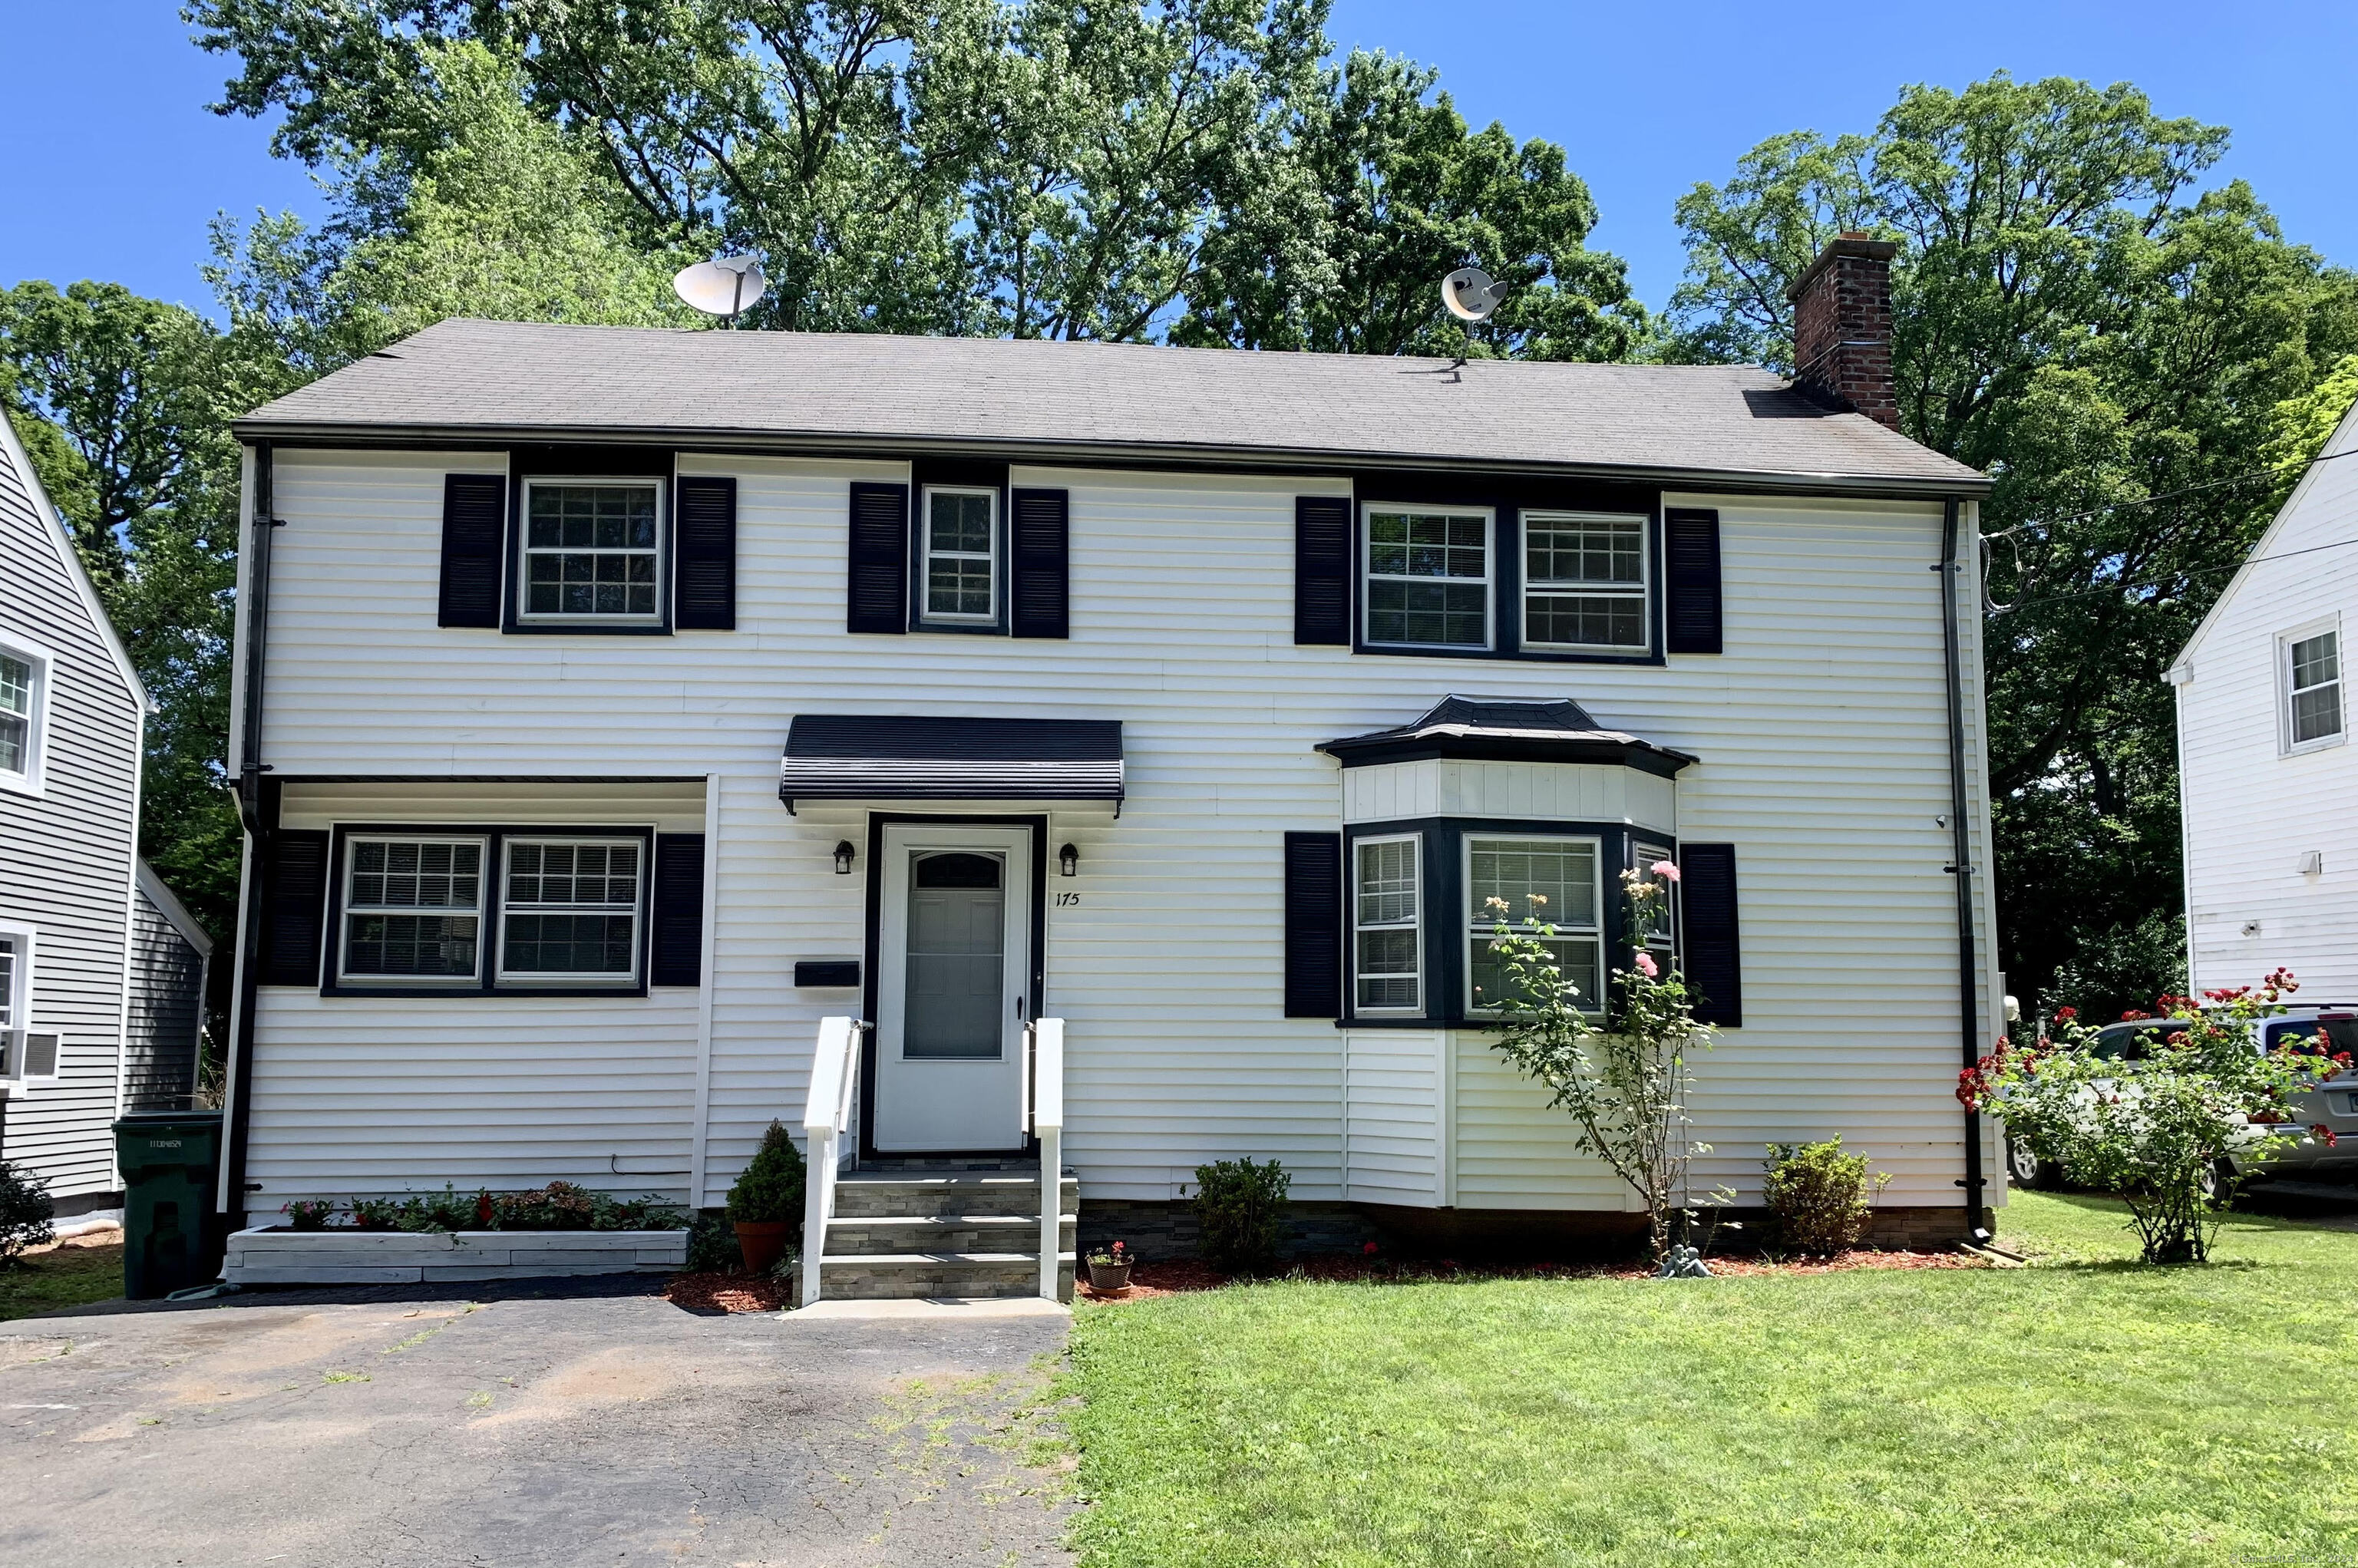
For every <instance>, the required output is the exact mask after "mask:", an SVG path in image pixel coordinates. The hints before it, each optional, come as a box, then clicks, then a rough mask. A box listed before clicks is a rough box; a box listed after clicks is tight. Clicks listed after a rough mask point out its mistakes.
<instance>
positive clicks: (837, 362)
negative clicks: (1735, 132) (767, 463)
mask: <svg viewBox="0 0 2358 1568" xmlns="http://www.w3.org/2000/svg"><path fill="white" fill-rule="evenodd" d="M238 429H239V431H240V433H241V434H243V435H245V436H247V437H250V438H261V439H267V438H281V439H285V438H311V439H319V438H327V439H336V438H343V437H352V438H361V439H402V440H407V439H417V438H451V439H468V440H479V439H498V440H545V439H574V440H579V439H582V438H594V439H611V440H630V439H646V440H654V441H663V442H682V441H687V442H694V443H697V444H707V445H719V446H732V445H744V446H753V447H778V448H782V449H827V450H885V449H891V448H892V447H894V446H901V447H905V446H907V445H910V444H912V443H917V444H924V445H926V446H928V447H931V448H934V449H941V450H965V451H997V452H1003V453H1005V454H1006V455H1008V456H1011V457H1028V458H1033V459H1035V460H1055V459H1057V458H1060V457H1063V458H1069V459H1073V460H1086V459H1090V458H1098V457H1117V456H1120V455H1122V454H1130V455H1132V456H1138V455H1148V454H1152V455H1160V456H1164V457H1170V458H1187V457H1191V456H1192V457H1197V458H1201V457H1206V456H1211V455H1214V454H1218V455H1219V456H1220V457H1221V458H1222V459H1223V460H1243V461H1249V462H1251V463H1253V464H1255V465H1256V466H1271V465H1275V464H1283V463H1311V464H1327V465H1332V464H1347V465H1360V464H1366V465H1409V464H1440V465H1458V464H1467V463H1479V464H1484V465H1491V464H1496V465H1500V466H1504V467H1509V468H1520V469H1538V470H1574V471H1583V472H1590V473H1599V474H1604V473H1614V474H1625V475H1628V477H1632V478H1643V477H1653V478H1663V479H1673V478H1678V477H1682V476H1688V477H1693V476H1705V475H1741V476H1747V477H1751V478H1755V479H1758V480H1762V481H1767V482H1768V483H1770V484H1772V485H1776V486H1778V487H1779V488H1800V489H1809V490H1842V489H1863V490H1870V491H1875V492H1919V491H1920V492H1928V493H1946V494H1957V493H1961V492H1978V491H1980V490H1982V489H1984V488H1985V484H1986V481H1984V480H1983V478H1982V476H1981V475H1979V474H1978V473H1975V472H1974V470H1971V469H1968V468H1966V467H1964V466H1963V465H1962V464H1960V463H1956V462H1953V461H1952V460H1949V459H1947V458H1944V457H1942V456H1941V455H1940V454H1938V453H1936V452H1933V451H1931V450H1930V449H1926V448H1923V447H1920V446H1918V445H1917V444H1916V443H1915V442H1913V441H1910V440H1908V439H1907V438H1904V437H1901V436H1898V435H1897V434H1895V433H1893V432H1892V431H1890V430H1887V429H1885V428H1884V427H1882V426H1880V425H1877V424H1876V423H1875V422H1874V421H1873V420H1871V419H1868V418H1867V417H1866V416H1864V415H1859V414H1847V413H1835V412H1831V411H1829V410H1827V409H1824V408H1822V407H1820V406H1817V405H1816V404H1814V403H1812V402H1811V401H1810V400H1809V399H1807V398H1805V397H1803V396H1801V395H1799V394H1797V393H1795V392H1794V391H1792V390H1791V388H1790V386H1788V385H1787V384H1786V383H1785V381H1784V380H1783V379H1782V378H1781V377H1779V376H1776V375H1772V374H1770V373H1768V372H1767V371H1764V370H1760V369H1758V368H1754V367H1751V366H1720V365H1694V366H1689V365H1596V364H1543V363H1533V362H1520V361H1497V360H1476V361H1475V362H1471V363H1468V364H1466V365H1463V366H1453V365H1452V364H1451V362H1449V361H1446V360H1433V359H1394V358H1384V357H1376V356H1368V355H1350V354H1295V353H1251V352H1236V351H1228V350H1221V349H1171V348H1160V347H1153V346H1149V345H1144V344H1130V343H1076V342H1057V341H1008V340H1005V339H996V338H906V337H890V336H885V335H882V334H859V333H844V334H818V333H801V332H731V331H679V330H661V329H646V328H634V327H565V326H546V325H535V324H525V323H517V322H502V321H467V320H454V321H445V322H442V323H441V324H440V325H438V326H435V327H430V328H428V329H427V330H425V331H423V332H419V333H417V334H416V335H415V336H413V337H410V338H406V339H404V340H402V341H400V342H398V343H395V344H394V345H393V346H392V347H391V348H389V349H387V350H386V351H384V352H383V353H382V354H377V355H373V356H371V357H369V358H367V359H364V360H362V361H360V362H357V363H354V364H352V365H348V366H346V367H345V368H344V369H342V370H340V371H338V372H336V373H334V374H333V375H330V376H327V377H324V378H322V379H321V380H319V381H317V382H314V383H313V384H310V385H309V386H307V387H304V388H302V389H301V390H299V391H297V392H294V393H290V394H288V395H287V396H285V397H282V398H279V399H278V400H277V401H276V402H275V403H270V404H267V405H265V406H263V407H261V408H259V409H257V410H255V411H254V413H253V414H250V415H248V416H246V417H245V418H244V419H243V420H242V421H240V422H239V425H238Z"/></svg>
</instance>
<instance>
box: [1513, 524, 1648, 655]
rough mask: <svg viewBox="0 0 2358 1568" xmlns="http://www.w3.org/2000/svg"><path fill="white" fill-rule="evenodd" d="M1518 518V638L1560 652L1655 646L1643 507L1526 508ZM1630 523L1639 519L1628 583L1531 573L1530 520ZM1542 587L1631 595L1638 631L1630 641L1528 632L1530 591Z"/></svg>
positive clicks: (1634, 651) (1619, 651)
mask: <svg viewBox="0 0 2358 1568" xmlns="http://www.w3.org/2000/svg"><path fill="white" fill-rule="evenodd" d="M1522 520H1523V528H1522V533H1523V562H1522V565H1523V587H1522V603H1521V604H1520V607H1519V610H1518V613H1519V615H1520V621H1519V622H1518V624H1519V625H1520V629H1521V633H1522V644H1523V646H1524V647H1526V648H1536V649H1539V650H1541V651H1542V652H1546V653H1565V654H1650V653H1652V652H1653V651H1654V541H1653V529H1652V526H1651V524H1652V523H1653V519H1652V518H1650V517H1649V516H1647V515H1646V514H1644V513H1642V512H1562V511H1531V512H1525V513H1524V514H1522ZM1535 522H1536V523H1541V524H1547V523H1635V524H1638V580H1637V581H1636V582H1635V583H1634V584H1633V583H1585V582H1560V581H1556V580H1553V579H1551V580H1550V581H1548V582H1547V583H1545V584H1539V583H1534V582H1533V581H1532V580H1531V524H1533V523H1535ZM1538 590H1544V591H1546V592H1549V593H1553V594H1557V595H1563V594H1574V593H1578V594H1586V595H1588V596H1590V597H1591V598H1596V599H1635V600H1637V601H1638V626H1639V632H1640V633H1641V635H1640V636H1639V640H1638V641H1637V642H1634V643H1548V642H1542V641H1541V640H1540V639H1539V638H1536V637H1534V636H1532V635H1531V595H1532V593H1533V592H1534V591H1538Z"/></svg>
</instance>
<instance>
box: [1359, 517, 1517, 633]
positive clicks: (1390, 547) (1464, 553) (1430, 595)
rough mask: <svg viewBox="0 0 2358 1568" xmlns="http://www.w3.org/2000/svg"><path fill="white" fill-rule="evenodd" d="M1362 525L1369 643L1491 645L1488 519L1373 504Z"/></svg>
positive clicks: (1489, 524) (1366, 626)
mask: <svg viewBox="0 0 2358 1568" xmlns="http://www.w3.org/2000/svg"><path fill="white" fill-rule="evenodd" d="M1362 526H1363V528H1364V530H1365V532H1364V534H1363V535H1362V538H1361V546H1362V550H1363V558H1364V559H1365V562H1366V567H1367V570H1366V573H1365V578H1364V586H1363V591H1364V593H1365V595H1366V602H1365V606H1364V625H1365V628H1366V638H1367V641H1368V643H1370V644H1371V645H1380V646H1384V647H1399V648H1444V649H1453V648H1464V649H1486V648H1487V647H1489V646H1490V642H1491V638H1490V528H1491V514H1490V513H1488V512H1487V511H1476V510H1474V509H1471V508H1454V509H1433V508H1422V507H1409V506H1388V505H1382V504H1371V505H1369V506H1368V508H1367V511H1366V518H1365V522H1364V523H1363V524H1362Z"/></svg>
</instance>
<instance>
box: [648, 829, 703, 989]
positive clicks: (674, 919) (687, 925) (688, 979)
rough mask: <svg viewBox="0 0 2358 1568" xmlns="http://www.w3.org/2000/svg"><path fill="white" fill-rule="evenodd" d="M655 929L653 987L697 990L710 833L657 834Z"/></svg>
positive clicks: (650, 963) (700, 975)
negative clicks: (706, 840) (707, 835)
mask: <svg viewBox="0 0 2358 1568" xmlns="http://www.w3.org/2000/svg"><path fill="white" fill-rule="evenodd" d="M653 891H654V933H653V937H654V939H653V941H652V943H651V944H650V946H651V949H652V951H651V953H650V956H649V957H648V960H647V983H648V984H649V985H654V986H692V985H698V984H701V983H702V981H703V979H704V835H703V834H701V833H658V834H656V835H655V872H654V890H653Z"/></svg>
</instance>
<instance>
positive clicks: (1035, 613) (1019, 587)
mask: <svg viewBox="0 0 2358 1568" xmlns="http://www.w3.org/2000/svg"><path fill="white" fill-rule="evenodd" d="M1008 510H1009V511H1010V512H1011V513H1013V514H1014V527H1013V530H1012V533H1011V541H1010V543H1011V549H1010V550H1009V552H1008V553H1009V556H1010V557H1011V559H1012V561H1013V565H1014V573H1015V581H1014V586H1013V592H1012V593H1011V596H1010V601H1011V605H1012V607H1013V613H1012V615H1011V625H1010V628H1009V629H1010V630H1011V631H1012V632H1013V633H1014V634H1015V635H1016V636H1018V637H1069V636H1070V635H1072V605H1071V600H1072V566H1071V560H1072V538H1071V535H1072V525H1071V495H1070V493H1069V492H1065V491H1062V490H1019V491H1016V492H1014V493H1013V494H1011V496H1009V497H1008Z"/></svg>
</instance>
